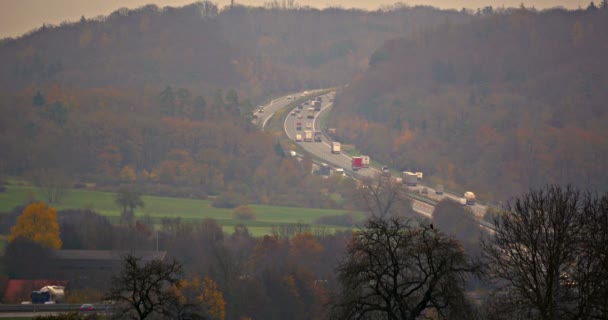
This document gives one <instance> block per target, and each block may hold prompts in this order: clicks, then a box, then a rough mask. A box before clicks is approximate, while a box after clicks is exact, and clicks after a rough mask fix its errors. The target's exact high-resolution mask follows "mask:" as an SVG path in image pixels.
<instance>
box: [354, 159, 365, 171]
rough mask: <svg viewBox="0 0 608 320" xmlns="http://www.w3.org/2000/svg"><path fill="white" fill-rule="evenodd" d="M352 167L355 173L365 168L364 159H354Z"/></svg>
mask: <svg viewBox="0 0 608 320" xmlns="http://www.w3.org/2000/svg"><path fill="white" fill-rule="evenodd" d="M351 165H352V167H353V170H354V171H357V170H359V169H361V168H363V157H353V159H352V161H351Z"/></svg>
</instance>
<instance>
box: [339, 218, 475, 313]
mask: <svg viewBox="0 0 608 320" xmlns="http://www.w3.org/2000/svg"><path fill="white" fill-rule="evenodd" d="M475 270H476V267H475V266H474V264H473V263H471V261H470V260H469V259H468V257H467V256H466V255H465V254H464V252H463V250H462V248H461V247H460V245H459V244H458V243H457V242H456V241H455V240H453V239H451V238H449V237H447V236H446V235H445V234H443V233H441V232H439V231H437V230H435V229H432V228H431V226H430V225H414V224H413V223H412V222H411V221H409V220H403V219H399V218H391V219H381V218H374V217H372V218H370V220H369V221H368V223H367V225H366V227H365V229H363V230H361V231H359V232H357V233H355V234H354V235H353V238H352V240H351V242H350V244H349V245H348V248H347V253H346V259H345V260H344V261H343V262H342V263H341V264H340V265H339V267H338V280H339V282H340V284H341V286H342V290H341V293H340V294H339V295H338V297H337V298H336V301H335V302H334V303H333V308H332V318H335V319H415V318H417V317H419V316H421V315H422V314H423V312H425V310H428V309H432V310H434V311H435V312H436V314H437V315H438V316H439V317H440V318H448V317H449V318H451V319H454V318H460V316H459V315H461V313H462V311H463V309H466V306H467V303H466V299H465V298H464V284H465V278H466V277H467V275H468V274H469V273H470V272H474V271H475Z"/></svg>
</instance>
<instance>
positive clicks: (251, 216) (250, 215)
mask: <svg viewBox="0 0 608 320" xmlns="http://www.w3.org/2000/svg"><path fill="white" fill-rule="evenodd" d="M232 218H234V219H237V220H255V211H254V210H253V209H252V208H251V207H249V206H248V205H242V206H238V207H236V208H235V209H234V210H233V211H232Z"/></svg>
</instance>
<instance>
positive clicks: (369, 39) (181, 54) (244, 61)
mask: <svg viewBox="0 0 608 320" xmlns="http://www.w3.org/2000/svg"><path fill="white" fill-rule="evenodd" d="M468 19H469V15H468V14H466V13H459V12H455V11H440V10H437V9H433V8H430V7H413V8H412V7H407V6H404V5H399V6H394V7H387V8H386V9H385V10H382V11H374V12H368V11H361V10H355V9H352V10H346V9H339V8H330V9H325V10H318V9H315V8H309V7H306V8H300V7H295V6H294V7H277V6H267V7H246V6H239V5H236V6H234V7H226V8H224V9H222V10H220V9H219V8H218V7H217V5H215V4H213V3H212V2H208V1H203V2H196V3H193V4H191V5H187V6H184V7H179V8H172V7H164V8H159V7H157V6H155V5H148V6H144V7H141V8H138V9H135V10H128V9H119V10H117V11H115V12H113V13H112V14H110V15H109V16H101V17H96V18H86V17H82V19H80V21H78V22H65V23H62V24H61V25H59V26H47V25H44V26H43V27H41V28H39V29H37V30H34V31H32V32H30V33H28V34H26V35H24V36H23V37H20V38H18V39H4V40H3V41H2V42H0V61H2V62H3V63H2V65H1V66H0V87H1V88H4V89H19V88H24V87H28V86H35V87H47V86H49V85H53V84H59V85H61V86H68V87H75V88H91V87H122V88H141V87H145V86H153V87H159V86H164V85H165V84H171V85H173V86H176V87H177V86H179V87H186V88H189V89H193V88H201V87H203V88H205V87H210V88H213V89H217V88H227V87H234V88H236V89H237V91H239V92H242V91H244V92H246V93H247V94H248V95H250V96H252V97H254V98H258V99H259V98H261V97H266V96H267V95H268V94H270V93H277V92H280V93H283V92H286V91H291V90H300V89H303V88H318V87H327V86H332V85H340V84H343V83H346V82H347V81H349V80H350V79H351V78H352V77H353V76H354V75H355V74H357V73H358V72H360V71H362V70H364V69H365V68H367V60H368V58H369V56H370V55H371V53H372V52H373V51H374V50H375V49H376V48H377V47H378V46H380V45H381V44H382V43H383V41H384V40H386V39H390V38H393V37H396V36H398V35H400V34H404V33H405V34H415V33H418V32H421V31H422V30H424V29H427V28H430V27H434V26H436V25H439V24H441V23H444V22H445V21H451V22H452V23H458V22H462V21H467V20H468Z"/></svg>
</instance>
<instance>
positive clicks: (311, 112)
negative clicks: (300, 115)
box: [306, 107, 315, 119]
mask: <svg viewBox="0 0 608 320" xmlns="http://www.w3.org/2000/svg"><path fill="white" fill-rule="evenodd" d="M314 117H315V108H313V107H309V108H308V109H307V111H306V118H308V119H314Z"/></svg>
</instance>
